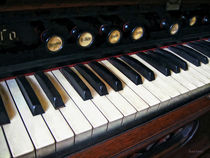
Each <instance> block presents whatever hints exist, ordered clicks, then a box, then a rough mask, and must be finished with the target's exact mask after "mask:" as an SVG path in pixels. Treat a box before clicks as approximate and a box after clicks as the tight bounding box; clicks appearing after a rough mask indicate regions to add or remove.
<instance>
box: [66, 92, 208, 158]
mask: <svg viewBox="0 0 210 158" xmlns="http://www.w3.org/2000/svg"><path fill="white" fill-rule="evenodd" d="M208 111H210V94H209V95H206V96H204V97H202V98H199V99H197V100H195V101H192V102H190V103H188V104H186V105H183V106H181V107H179V108H177V109H175V110H173V111H171V112H169V113H167V114H165V115H162V116H160V117H158V118H156V119H154V120H151V121H149V122H147V123H145V124H143V125H140V126H138V127H135V128H133V129H131V130H128V131H125V132H124V133H122V134H120V135H117V136H115V137H113V138H110V139H108V140H105V141H103V142H101V143H98V144H96V145H94V146H91V147H88V148H87V149H84V150H82V151H80V152H78V153H75V154H72V155H71V156H69V158H78V157H80V158H88V157H90V158H91V157H92V156H93V155H94V157H95V158H97V157H100V158H102V157H111V156H117V157H125V156H127V155H130V154H131V153H134V152H137V151H138V150H139V149H141V148H143V147H145V146H146V145H148V144H150V143H151V142H153V141H154V140H157V139H159V138H161V137H163V136H164V135H166V134H167V133H169V132H172V131H174V130H175V129H177V128H179V127H181V126H183V125H185V124H186V123H189V122H190V121H192V120H195V119H196V118H198V117H199V116H201V115H203V114H204V113H206V112H208Z"/></svg>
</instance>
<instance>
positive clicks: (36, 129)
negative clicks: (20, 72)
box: [7, 79, 55, 157]
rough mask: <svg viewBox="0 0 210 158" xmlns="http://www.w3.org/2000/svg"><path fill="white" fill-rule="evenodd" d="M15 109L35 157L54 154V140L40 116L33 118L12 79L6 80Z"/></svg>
mask: <svg viewBox="0 0 210 158" xmlns="http://www.w3.org/2000/svg"><path fill="white" fill-rule="evenodd" d="M7 85H8V88H9V90H10V92H11V95H12V96H13V99H14V101H15V104H16V106H17V109H18V111H19V113H20V115H21V117H22V120H23V122H24V124H25V126H26V128H27V131H28V133H29V135H30V138H31V140H32V142H33V144H34V146H35V149H36V156H37V157H43V156H47V155H49V154H51V153H54V152H55V140H54V139H53V137H52V135H51V133H50V131H49V129H48V127H47V125H46V124H45V122H44V120H43V118H42V116H41V115H37V116H33V115H32V113H31V111H30V109H29V108H28V105H27V104H26V101H25V99H24V97H23V95H22V93H21V91H20V89H19V87H18V85H17V83H16V81H15V80H14V79H12V80H7Z"/></svg>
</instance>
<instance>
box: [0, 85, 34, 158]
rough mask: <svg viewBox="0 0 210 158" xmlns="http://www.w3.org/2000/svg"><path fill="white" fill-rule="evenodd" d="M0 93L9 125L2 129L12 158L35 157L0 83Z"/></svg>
mask: <svg viewBox="0 0 210 158" xmlns="http://www.w3.org/2000/svg"><path fill="white" fill-rule="evenodd" d="M0 92H1V94H2V99H3V102H4V103H5V104H6V105H7V106H6V108H7V110H8V111H9V113H8V114H9V118H10V123H9V124H6V125H4V126H2V127H3V129H4V133H5V137H6V139H7V142H8V145H9V148H10V151H11V155H12V157H35V150H34V147H33V144H32V142H31V139H30V137H29V135H28V133H27V131H26V129H25V126H24V124H23V122H22V120H21V117H20V115H19V113H18V111H17V108H16V106H15V103H14V101H13V99H12V96H11V94H10V92H9V90H8V88H7V85H6V83H5V82H0ZM20 147H21V148H20ZM0 151H1V150H0ZM0 157H1V156H0Z"/></svg>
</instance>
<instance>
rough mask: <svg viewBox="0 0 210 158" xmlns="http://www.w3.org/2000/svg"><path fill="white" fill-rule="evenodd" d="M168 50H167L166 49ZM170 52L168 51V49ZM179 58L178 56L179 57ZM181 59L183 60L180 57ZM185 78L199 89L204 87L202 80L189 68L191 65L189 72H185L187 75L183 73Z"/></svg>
mask: <svg viewBox="0 0 210 158" xmlns="http://www.w3.org/2000/svg"><path fill="white" fill-rule="evenodd" d="M165 49H167V48H165ZM167 50H168V49H167ZM168 51H170V52H171V53H173V54H175V53H174V52H173V51H171V50H168ZM177 56H178V55H177ZM179 57H180V58H182V57H181V56H179ZM182 59H183V60H185V59H184V58H182ZM183 76H184V77H185V78H186V79H187V80H188V81H189V82H191V83H192V84H194V85H195V86H196V87H197V88H198V87H201V86H203V85H204V83H203V82H201V81H200V78H199V76H197V75H195V74H194V72H193V70H192V69H190V68H189V65H188V71H185V73H183Z"/></svg>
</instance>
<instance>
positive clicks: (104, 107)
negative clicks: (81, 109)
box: [73, 68, 123, 131]
mask: <svg viewBox="0 0 210 158" xmlns="http://www.w3.org/2000/svg"><path fill="white" fill-rule="evenodd" d="M73 70H74V72H75V73H76V74H77V75H78V76H79V78H80V79H81V80H82V81H83V83H84V84H85V85H86V86H87V87H88V88H89V90H90V92H91V94H92V96H93V99H91V100H92V102H93V103H94V104H95V105H96V107H97V108H98V109H99V110H100V111H101V112H102V113H103V115H104V116H105V117H106V119H107V120H108V121H109V122H108V129H107V130H108V131H111V130H114V129H117V128H119V127H120V126H121V125H122V119H123V115H122V114H121V113H120V112H119V111H118V110H117V108H116V107H115V106H114V105H113V104H112V102H110V101H109V100H108V99H107V98H106V97H105V96H100V95H99V94H98V93H97V92H96V91H95V90H94V89H93V87H91V86H90V84H89V83H88V82H87V81H86V80H85V79H84V78H83V77H82V76H81V74H80V73H79V72H78V71H76V70H75V69H74V68H73Z"/></svg>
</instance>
